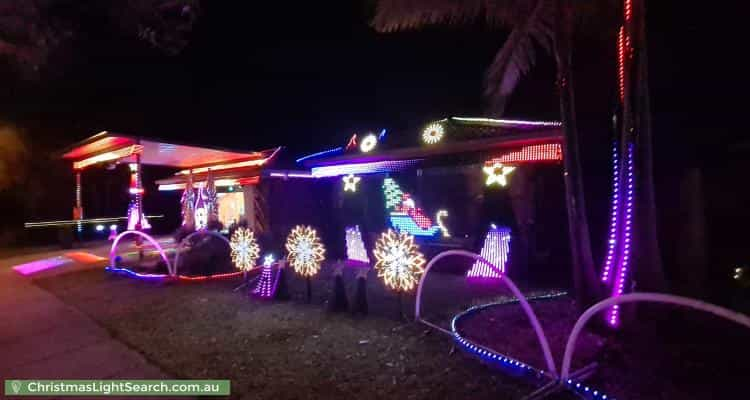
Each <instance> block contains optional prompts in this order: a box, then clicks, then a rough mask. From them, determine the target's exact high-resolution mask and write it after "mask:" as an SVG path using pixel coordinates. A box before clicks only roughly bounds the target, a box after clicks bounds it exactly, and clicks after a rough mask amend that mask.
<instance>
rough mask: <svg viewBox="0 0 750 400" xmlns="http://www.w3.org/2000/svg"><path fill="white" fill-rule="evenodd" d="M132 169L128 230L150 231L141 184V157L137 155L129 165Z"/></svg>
mask: <svg viewBox="0 0 750 400" xmlns="http://www.w3.org/2000/svg"><path fill="white" fill-rule="evenodd" d="M128 167H129V168H130V189H129V190H128V191H129V192H130V196H131V200H130V206H129V207H128V230H137V231H141V230H145V229H150V228H151V226H150V225H149V223H148V221H147V220H146V217H145V215H144V214H143V192H144V191H143V185H142V182H141V155H140V154H136V155H135V162H134V163H130V164H128Z"/></svg>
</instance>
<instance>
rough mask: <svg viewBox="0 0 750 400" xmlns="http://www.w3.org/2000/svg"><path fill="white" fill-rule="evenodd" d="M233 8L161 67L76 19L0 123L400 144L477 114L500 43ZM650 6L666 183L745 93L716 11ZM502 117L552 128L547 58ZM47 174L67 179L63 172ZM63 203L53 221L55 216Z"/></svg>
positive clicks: (599, 91)
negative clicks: (435, 124) (67, 41)
mask: <svg viewBox="0 0 750 400" xmlns="http://www.w3.org/2000/svg"><path fill="white" fill-rule="evenodd" d="M234 3H235V4H233V5H228V4H227V2H215V1H214V2H204V6H203V15H202V16H201V19H200V20H199V22H198V24H197V25H196V27H195V30H194V32H193V34H192V40H191V43H190V45H189V46H188V47H187V48H186V49H185V50H184V51H183V52H182V53H181V54H179V55H177V56H173V57H170V56H167V55H164V54H163V53H161V52H159V51H157V50H155V49H151V48H149V47H148V45H146V44H144V43H143V42H140V41H137V40H134V39H133V38H132V37H127V36H124V35H123V34H122V33H118V32H115V31H114V30H113V29H112V28H111V27H109V26H107V24H104V23H102V22H101V21H98V20H96V19H93V18H88V19H86V18H82V22H81V24H82V26H83V27H84V28H85V29H84V31H85V32H86V33H87V35H81V36H79V37H78V38H77V39H76V40H75V41H74V42H73V43H72V44H71V45H70V46H68V47H66V49H65V50H64V51H60V53H61V54H57V55H54V56H55V57H53V58H52V59H51V60H50V63H49V65H47V66H46V67H45V69H44V70H43V73H42V74H41V77H40V78H39V79H37V80H22V79H18V78H17V76H14V75H13V74H11V73H10V71H11V70H10V69H9V68H3V69H2V71H3V72H4V73H3V76H4V79H5V80H6V81H5V84H3V85H2V87H3V88H4V89H3V90H0V105H1V106H0V120H2V121H5V122H10V123H12V124H14V125H16V126H17V127H19V128H21V129H22V130H23V131H24V132H25V133H26V135H27V139H28V140H29V142H30V143H31V146H32V152H33V154H34V156H35V157H47V154H48V152H49V151H51V150H59V149H60V148H62V147H64V146H66V145H69V144H71V143H73V142H75V141H77V140H80V139H83V138H85V137H88V136H90V135H92V134H95V133H97V132H99V131H101V130H105V129H106V130H110V131H113V132H121V133H125V134H133V135H142V136H153V137H158V138H163V139H167V140H170V139H171V140H176V141H180V142H186V143H195V144H207V145H216V146H222V147H236V148H242V149H248V150H256V149H262V148H268V147H271V146H276V145H284V146H287V147H288V152H287V154H290V155H293V156H298V155H300V154H306V153H307V152H313V151H318V150H322V149H326V148H330V147H332V146H337V145H340V144H341V143H342V142H343V141H345V139H346V138H347V137H348V136H349V135H351V134H352V133H355V132H360V131H363V130H379V129H381V128H387V129H388V130H389V131H390V132H391V134H401V135H413V134H415V132H417V129H418V128H419V127H421V126H423V124H424V123H425V122H428V121H430V120H435V119H440V118H444V117H447V116H451V115H463V116H478V115H487V113H485V112H484V107H483V102H482V99H481V96H480V94H481V92H482V79H483V73H484V70H485V68H486V67H487V66H488V65H489V63H490V61H491V60H492V58H493V56H494V54H495V52H496V51H497V49H498V48H499V47H500V45H501V44H502V42H503V40H504V39H505V35H506V34H507V33H506V32H503V31H498V30H491V29H489V28H487V27H485V26H482V25H481V24H474V25H470V26H464V27H432V28H427V29H424V30H422V31H417V32H406V33H396V34H378V33H376V32H375V31H374V30H373V29H372V28H371V27H370V26H369V21H370V18H371V17H372V12H373V11H372V9H371V5H370V2H365V1H335V2H295V3H294V4H289V3H286V2H271V4H264V5H263V7H262V8H260V7H259V6H257V5H256V4H255V2H234ZM649 6H650V9H649V16H648V18H649V19H648V24H649V40H650V54H649V57H650V62H651V64H650V67H651V86H652V94H653V96H652V109H653V113H654V124H655V137H656V144H657V146H656V158H657V160H656V162H657V174H660V175H659V176H658V177H657V179H662V180H665V179H666V180H668V179H669V178H670V177H669V173H670V172H669V171H671V170H672V168H674V166H675V165H679V166H685V165H691V164H705V163H709V162H711V161H712V157H711V156H706V154H705V153H706V152H705V150H707V149H708V150H711V152H710V154H713V155H714V156H715V157H718V158H721V157H722V154H724V152H725V151H726V149H727V148H728V147H729V146H730V145H732V144H735V143H737V142H739V141H741V140H742V138H743V136H744V134H743V132H742V131H741V130H738V129H734V127H735V126H737V125H738V124H739V123H741V120H738V116H740V117H739V118H740V119H741V115H743V114H744V113H741V112H739V111H740V106H741V105H740V104H741V103H743V102H740V101H732V99H734V98H741V97H740V96H741V95H743V94H744V92H742V91H741V89H740V85H739V84H738V82H737V81H738V80H740V78H739V77H741V76H743V75H742V74H740V73H739V72H740V70H741V66H740V64H739V63H738V62H737V61H735V60H734V59H733V58H734V57H739V56H740V55H741V54H738V47H737V46H735V45H734V44H733V43H732V40H731V39H732V38H735V37H737V32H735V31H738V30H739V26H738V25H736V24H733V23H730V22H729V21H726V18H728V17H727V15H731V14H733V13H731V12H728V10H726V9H718V10H717V9H715V8H712V9H706V8H699V7H695V6H688V4H687V2H677V1H651V2H649ZM714 15H716V16H719V15H721V16H722V20H721V21H722V22H721V23H720V22H719V19H716V18H713V16H714ZM724 21H726V23H723V22H724ZM614 56H615V42H614V38H613V37H612V38H609V37H603V38H597V37H593V36H589V37H584V38H581V39H580V40H579V41H578V42H577V47H576V53H575V59H574V64H575V74H576V75H575V79H576V89H577V93H576V96H577V107H578V118H579V126H580V129H581V135H582V137H583V155H584V170H585V171H586V185H587V192H590V197H591V198H592V200H590V201H589V204H590V205H591V208H592V211H591V213H593V214H594V215H595V216H597V215H599V214H600V213H601V212H603V211H604V210H605V209H606V200H603V199H604V198H605V197H606V191H607V189H606V188H607V187H608V184H607V181H608V177H609V172H607V173H604V172H605V171H607V170H608V167H607V164H608V159H609V157H610V154H609V151H608V146H607V144H608V142H609V140H610V139H611V137H612V134H613V133H612V131H611V129H610V125H609V121H610V118H611V113H612V109H613V105H614V103H615V101H614V100H615V76H616V75H615V59H614ZM716 111H719V114H717V117H708V116H709V115H712V114H713V113H715V112H716ZM506 116H507V117H514V118H529V119H558V118H559V109H558V102H557V94H556V89H555V85H554V66H553V64H552V62H551V59H549V58H548V57H546V56H541V57H540V58H539V60H538V65H537V67H536V68H535V69H534V70H533V71H532V73H531V74H529V75H528V76H527V77H526V78H525V79H524V80H523V82H522V84H521V85H520V86H519V87H518V88H517V90H516V94H515V95H514V97H513V98H512V99H511V101H510V104H509V107H508V109H507V112H506ZM744 140H745V141H747V139H744ZM717 154H718V156H717ZM60 165H61V166H62V165H63V164H60ZM58 175H59V176H66V177H67V178H66V179H72V178H70V176H71V175H72V174H70V172H69V171H62V172H59V173H58ZM71 182H72V180H71V181H66V182H62V183H60V185H61V187H62V185H64V184H69V183H71ZM70 190H71V191H72V187H70ZM22 195H23V194H20V195H19V196H22ZM67 199H68V195H67V194H66V195H65V196H64V201H61V202H62V203H65V204H64V207H62V209H64V210H66V211H65V212H64V214H62V215H58V217H60V216H67V214H68V213H69V208H68V207H69V205H68V204H67V203H68V202H67ZM599 209H601V210H599ZM50 213H57V211H55V212H50ZM58 214H59V213H58ZM26 217H30V216H26ZM594 226H595V227H597V228H598V225H597V224H596V223H594Z"/></svg>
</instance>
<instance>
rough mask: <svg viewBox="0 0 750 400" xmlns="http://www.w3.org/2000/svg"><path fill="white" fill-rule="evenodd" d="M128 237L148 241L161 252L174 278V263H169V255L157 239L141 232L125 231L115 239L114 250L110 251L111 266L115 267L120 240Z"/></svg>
mask: <svg viewBox="0 0 750 400" xmlns="http://www.w3.org/2000/svg"><path fill="white" fill-rule="evenodd" d="M128 235H137V236H140V237H142V238H144V239H146V240H148V242H149V243H151V244H152V245H153V246H154V247H155V248H156V250H158V251H159V255H160V256H161V259H162V260H164V263H166V264H167V271H169V274H170V275H172V276H174V274H173V273H172V263H170V262H169V258H167V254H166V253H165V252H164V249H163V248H162V247H161V246H160V245H159V242H157V241H156V239H154V238H152V237H151V236H149V235H147V234H145V233H143V232H141V231H125V232H123V233H121V234H119V235H117V237H116V238H115V241H114V242H112V248H111V249H110V250H109V265H111V266H114V265H115V257H116V255H115V254H116V250H117V244H118V243H119V242H120V239H122V238H123V237H125V236H128Z"/></svg>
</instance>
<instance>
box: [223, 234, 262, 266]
mask: <svg viewBox="0 0 750 400" xmlns="http://www.w3.org/2000/svg"><path fill="white" fill-rule="evenodd" d="M229 247H230V248H231V249H232V252H231V256H232V262H233V263H234V265H235V266H236V267H237V269H239V270H240V271H250V270H251V269H253V268H255V261H257V260H258V257H260V246H258V242H257V241H256V240H255V235H254V234H253V231H251V230H250V229H247V228H237V230H236V231H234V233H233V234H232V238H231V239H230V240H229Z"/></svg>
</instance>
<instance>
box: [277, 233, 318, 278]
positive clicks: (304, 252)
mask: <svg viewBox="0 0 750 400" xmlns="http://www.w3.org/2000/svg"><path fill="white" fill-rule="evenodd" d="M286 251H287V252H288V253H289V254H288V255H287V259H288V260H289V263H290V264H292V267H294V272H296V273H298V274H300V275H302V276H304V277H306V278H309V277H312V276H315V274H317V273H318V271H320V263H321V262H322V261H323V260H324V259H325V253H326V249H325V247H323V243H321V241H320V238H319V237H318V233H317V232H316V231H315V229H313V228H312V227H310V226H305V225H297V226H296V227H294V229H292V232H290V233H289V237H287V239H286Z"/></svg>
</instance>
